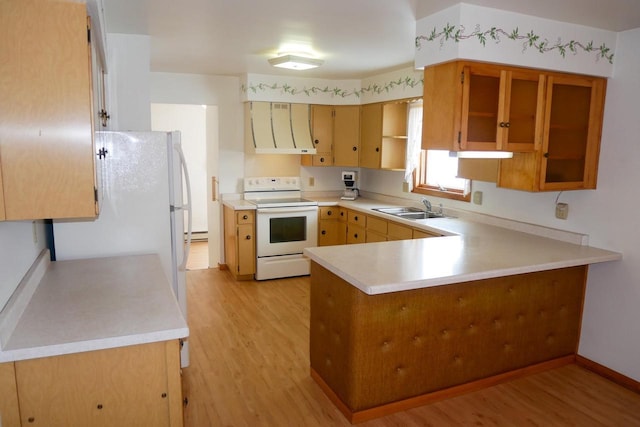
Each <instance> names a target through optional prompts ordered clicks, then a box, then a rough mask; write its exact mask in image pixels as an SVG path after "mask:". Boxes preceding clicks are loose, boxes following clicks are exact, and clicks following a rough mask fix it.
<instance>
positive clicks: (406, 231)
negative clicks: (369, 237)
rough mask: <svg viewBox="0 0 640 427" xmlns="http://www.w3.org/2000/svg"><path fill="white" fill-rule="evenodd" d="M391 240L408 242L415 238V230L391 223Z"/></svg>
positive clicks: (389, 231)
mask: <svg viewBox="0 0 640 427" xmlns="http://www.w3.org/2000/svg"><path fill="white" fill-rule="evenodd" d="M388 227H389V228H388V234H389V235H388V238H389V240H407V239H411V238H413V230H412V229H411V228H410V227H405V226H404V225H400V224H395V223H393V222H391V223H389V226H388Z"/></svg>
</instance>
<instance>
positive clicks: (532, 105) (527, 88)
mask: <svg viewBox="0 0 640 427" xmlns="http://www.w3.org/2000/svg"><path fill="white" fill-rule="evenodd" d="M510 99H511V101H510V103H509V137H508V143H509V144H531V146H532V149H533V145H534V144H535V136H536V109H537V105H538V81H537V80H521V79H515V78H514V79H513V80H511V97H510Z"/></svg>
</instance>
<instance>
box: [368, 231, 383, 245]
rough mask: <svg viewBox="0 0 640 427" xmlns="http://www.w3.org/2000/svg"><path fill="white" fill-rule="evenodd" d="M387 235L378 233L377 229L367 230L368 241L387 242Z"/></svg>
mask: <svg viewBox="0 0 640 427" xmlns="http://www.w3.org/2000/svg"><path fill="white" fill-rule="evenodd" d="M386 241H387V235H386V234H380V233H376V232H375V231H371V230H367V243H375V242H386Z"/></svg>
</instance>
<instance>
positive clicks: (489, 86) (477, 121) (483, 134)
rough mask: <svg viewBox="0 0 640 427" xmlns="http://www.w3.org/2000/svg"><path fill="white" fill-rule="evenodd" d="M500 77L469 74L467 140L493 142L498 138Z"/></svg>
mask: <svg viewBox="0 0 640 427" xmlns="http://www.w3.org/2000/svg"><path fill="white" fill-rule="evenodd" d="M499 96H500V77H499V76H496V77H493V76H480V75H473V74H469V111H468V120H469V122H468V127H467V141H469V142H480V143H488V144H492V145H493V147H492V146H491V145H488V146H487V149H495V143H496V140H497V136H496V135H497V129H498V127H497V123H498V105H499Z"/></svg>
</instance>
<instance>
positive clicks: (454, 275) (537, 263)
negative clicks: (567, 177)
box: [304, 198, 622, 295]
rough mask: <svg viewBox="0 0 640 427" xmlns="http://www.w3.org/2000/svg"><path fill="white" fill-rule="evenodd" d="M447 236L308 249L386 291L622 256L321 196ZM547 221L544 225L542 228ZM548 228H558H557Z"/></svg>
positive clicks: (366, 287) (368, 288) (361, 283)
mask: <svg viewBox="0 0 640 427" xmlns="http://www.w3.org/2000/svg"><path fill="white" fill-rule="evenodd" d="M318 202H319V204H320V206H330V205H337V204H339V205H340V206H344V207H347V208H350V209H356V210H359V211H362V212H365V213H367V214H373V215H377V216H380V217H381V218H386V219H388V220H393V221H397V222H400V223H403V224H406V225H410V226H412V227H414V228H422V229H425V230H428V231H432V232H438V233H440V234H442V235H444V237H432V238H426V239H415V240H400V241H391V242H380V243H365V244H357V245H340V246H325V247H314V248H307V249H305V250H304V254H305V255H306V256H308V257H309V258H310V259H311V260H313V261H315V262H317V263H318V264H320V265H321V266H323V267H324V268H326V269H328V270H329V271H331V272H332V273H334V274H336V275H337V276H339V277H341V278H342V279H344V280H346V281H347V282H349V283H351V284H352V285H353V286H355V287H357V288H358V289H360V290H361V291H363V292H365V293H367V294H370V295H375V294H382V293H388V292H398V291H404V290H411V289H418V288H425V287H429V286H439V285H448V284H453V283H460V282H467V281H472V280H481V279H487V278H492V277H501V276H509V275H515V274H523V273H530V272H535V271H543V270H551V269H556V268H565V267H572V266H577V265H587V264H594V263H599V262H606V261H615V260H619V259H621V258H622V254H620V253H618V252H613V251H608V250H604V249H599V248H594V247H590V246H586V245H581V244H575V243H568V242H566V241H561V240H557V239H553V238H548V237H541V235H542V236H544V235H545V233H544V230H542V232H541V233H540V234H541V235H536V234H531V233H525V232H522V231H515V230H513V229H509V228H505V227H499V226H495V225H488V224H483V223H480V222H474V221H469V220H464V219H458V218H432V219H426V220H418V221H411V220H402V219H399V218H397V217H393V216H390V215H386V214H382V213H379V212H376V211H373V210H372V209H373V208H376V207H383V206H391V205H392V204H389V203H383V202H380V201H376V200H367V199H358V200H356V201H337V200H335V199H330V198H327V199H318ZM542 228H543V227H541V229H542ZM548 230H549V234H553V232H554V231H557V230H551V229H548Z"/></svg>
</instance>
